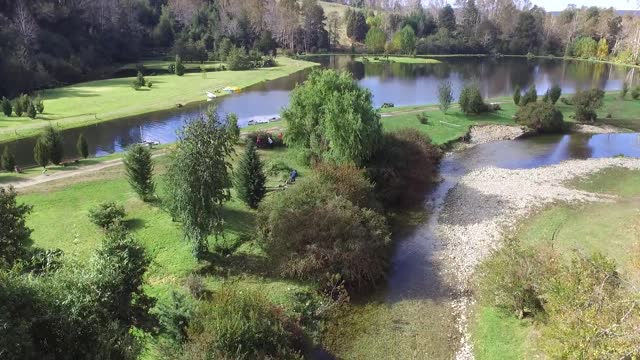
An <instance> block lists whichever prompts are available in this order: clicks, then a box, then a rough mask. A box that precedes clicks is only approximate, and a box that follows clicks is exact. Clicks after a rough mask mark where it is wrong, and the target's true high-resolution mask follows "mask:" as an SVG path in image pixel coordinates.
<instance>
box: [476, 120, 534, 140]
mask: <svg viewBox="0 0 640 360" xmlns="http://www.w3.org/2000/svg"><path fill="white" fill-rule="evenodd" d="M526 131H527V130H526V128H524V127H520V126H509V125H476V126H473V127H472V128H471V130H470V131H469V142H470V143H471V144H486V143H489V142H493V141H503V140H513V139H517V138H518V137H520V136H522V135H523V134H524V133H525V132H526Z"/></svg>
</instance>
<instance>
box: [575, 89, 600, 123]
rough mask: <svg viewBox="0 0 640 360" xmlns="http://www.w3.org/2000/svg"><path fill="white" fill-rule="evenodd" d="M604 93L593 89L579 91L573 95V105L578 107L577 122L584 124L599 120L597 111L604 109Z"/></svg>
mask: <svg viewBox="0 0 640 360" xmlns="http://www.w3.org/2000/svg"><path fill="white" fill-rule="evenodd" d="M603 99H604V91H602V90H600V89H591V90H587V91H578V92H577V93H575V95H573V98H572V99H571V103H572V104H573V105H574V106H575V107H576V113H575V114H576V120H577V121H584V122H594V121H596V120H597V119H598V114H597V113H596V111H597V110H598V109H599V108H600V107H602V104H603V102H602V100H603Z"/></svg>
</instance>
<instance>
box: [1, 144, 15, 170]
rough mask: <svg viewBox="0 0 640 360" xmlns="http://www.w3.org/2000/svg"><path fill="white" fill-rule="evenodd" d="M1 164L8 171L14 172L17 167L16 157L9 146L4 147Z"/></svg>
mask: <svg viewBox="0 0 640 360" xmlns="http://www.w3.org/2000/svg"><path fill="white" fill-rule="evenodd" d="M0 160H1V161H0V165H2V168H3V169H5V170H6V171H8V172H13V171H15V169H16V157H15V155H13V153H12V152H11V150H9V147H8V146H5V147H4V151H2V158H0Z"/></svg>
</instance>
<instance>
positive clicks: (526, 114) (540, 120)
mask: <svg viewBox="0 0 640 360" xmlns="http://www.w3.org/2000/svg"><path fill="white" fill-rule="evenodd" d="M516 119H517V121H518V123H519V124H522V125H526V126H527V127H529V128H530V129H532V130H535V131H537V132H547V133H548V132H559V131H562V130H564V125H565V124H564V119H563V116H562V112H560V111H559V110H558V109H556V107H555V106H553V105H551V103H549V102H535V103H530V104H527V105H526V106H523V107H520V109H518V112H517V113H516Z"/></svg>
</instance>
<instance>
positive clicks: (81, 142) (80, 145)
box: [76, 134, 89, 159]
mask: <svg viewBox="0 0 640 360" xmlns="http://www.w3.org/2000/svg"><path fill="white" fill-rule="evenodd" d="M76 149H78V155H80V156H82V158H84V159H86V158H87V157H89V144H88V143H87V139H86V138H85V137H84V135H83V134H80V136H78V142H77V143H76Z"/></svg>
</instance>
